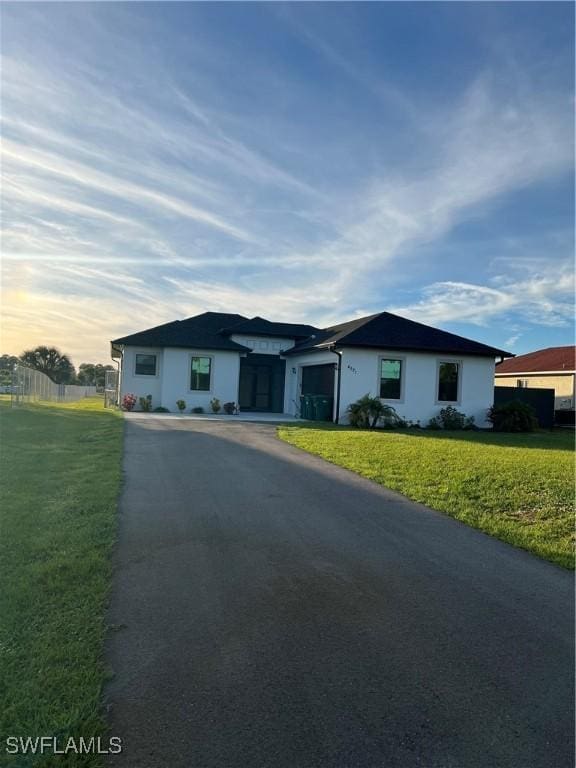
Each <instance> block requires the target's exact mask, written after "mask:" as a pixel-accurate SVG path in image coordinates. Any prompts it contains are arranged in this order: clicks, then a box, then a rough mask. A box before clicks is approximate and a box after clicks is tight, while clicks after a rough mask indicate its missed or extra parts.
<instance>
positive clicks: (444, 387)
mask: <svg viewBox="0 0 576 768" xmlns="http://www.w3.org/2000/svg"><path fill="white" fill-rule="evenodd" d="M459 376H460V364H459V363H440V365H439V366H438V401H439V402H443V403H457V402H458V379H459Z"/></svg>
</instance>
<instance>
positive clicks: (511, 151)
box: [2, 7, 573, 359]
mask: <svg viewBox="0 0 576 768" xmlns="http://www.w3.org/2000/svg"><path fill="white" fill-rule="evenodd" d="M112 12H113V13H114V14H116V15H115V16H114V19H115V21H116V22H117V24H116V26H118V24H119V25H120V27H121V25H122V24H128V26H127V27H126V28H129V27H130V24H131V18H132V14H133V13H134V11H133V10H132V9H130V8H126V9H124V10H122V14H120V15H117V13H118V12H117V10H116V9H114V10H113V11H110V13H112ZM139 12H140V13H142V14H144V15H145V8H142V9H141V10H140V11H139ZM198 12H199V11H198ZM287 12H288V17H289V19H288V20H289V22H290V27H289V34H288V36H287V38H286V39H288V38H290V39H294V37H296V38H298V39H299V40H300V42H301V43H303V44H304V45H305V46H307V47H308V49H309V50H310V52H311V53H312V54H313V55H314V56H316V57H317V58H319V59H321V60H322V62H323V67H324V70H323V71H324V72H326V70H327V69H329V70H330V71H331V72H333V80H331V81H329V82H330V86H331V87H332V88H333V89H334V90H335V93H336V95H334V96H333V98H334V103H335V104H336V107H334V109H339V108H340V107H339V99H340V94H342V96H341V98H343V99H345V98H346V96H350V98H352V97H353V98H354V99H362V103H361V105H360V106H361V110H360V111H362V113H363V114H364V121H365V122H364V123H361V122H360V118H359V117H358V116H357V115H354V116H353V118H354V121H353V122H352V123H350V124H349V123H347V122H346V121H344V122H343V123H342V124H340V125H337V124H336V122H332V121H331V119H330V117H329V116H326V117H325V116H324V115H323V113H322V108H321V107H319V108H318V109H317V110H315V109H314V106H315V102H316V101H318V102H319V103H322V99H323V98H324V92H323V90H322V88H320V87H318V86H316V85H315V84H314V82H313V81H312V80H310V82H307V81H302V79H301V78H300V77H297V76H294V77H292V76H291V74H290V71H289V70H286V69H285V65H284V62H283V63H282V65H281V66H278V68H277V69H276V70H274V62H275V61H276V59H274V58H273V56H272V53H270V54H269V57H270V59H269V61H270V66H269V67H268V69H266V71H265V72H264V73H263V74H260V68H261V65H260V63H259V62H257V61H255V62H254V63H251V59H250V55H249V52H247V53H246V55H245V57H244V58H243V59H242V62H243V67H244V70H243V73H242V74H243V77H242V78H239V79H235V78H234V73H233V71H232V70H230V72H231V74H230V82H227V80H226V79H223V78H222V76H221V75H220V76H218V77H216V76H215V75H214V74H213V72H214V71H215V70H216V67H217V64H218V63H219V62H220V59H222V58H223V59H224V64H226V65H227V64H228V63H229V61H228V60H227V59H226V56H227V52H226V50H225V49H224V48H222V47H218V45H214V46H210V45H204V46H202V45H200V43H201V42H202V41H198V40H197V41H196V42H198V43H199V49H200V50H201V55H200V54H198V53H197V52H196V47H195V46H194V45H192V44H190V46H189V47H190V49H191V50H192V51H193V54H191V55H194V56H196V57H197V64H198V71H194V75H193V76H191V75H189V74H188V73H182V72H181V71H180V70H178V68H175V67H171V66H170V65H169V63H168V62H169V61H170V56H169V55H168V50H167V48H166V47H165V46H164V47H162V46H151V47H150V48H149V49H148V50H147V52H146V54H145V55H144V54H143V53H142V51H143V50H144V49H145V46H141V45H136V44H135V43H134V41H133V40H131V38H130V36H128V38H127V43H126V47H124V48H123V49H121V48H120V47H116V44H115V43H114V45H111V44H110V42H106V41H107V40H108V36H109V35H108V33H109V34H110V35H111V37H110V40H111V41H114V40H116V37H115V35H119V38H118V39H120V38H121V37H122V35H120V33H119V32H118V29H116V26H115V25H112V24H110V21H109V20H108V21H107V19H109V18H110V17H108V16H107V12H104V11H102V10H100V9H97V8H92V9H87V10H86V11H85V13H86V14H87V16H88V17H89V21H90V24H91V26H90V29H91V33H93V34H94V35H96V37H95V40H94V41H93V50H94V52H96V53H98V55H99V56H100V58H98V56H97V55H95V54H93V53H92V48H90V47H87V49H86V51H84V50H81V49H80V48H79V47H78V46H76V47H74V51H73V53H71V54H70V56H71V57H72V58H73V61H74V63H75V65H76V66H70V65H69V64H70V62H68V60H66V61H65V60H64V58H63V57H62V56H61V53H60V52H59V50H58V40H59V37H58V35H59V34H60V33H61V28H60V26H59V22H58V20H57V19H58V18H59V17H58V15H57V14H56V15H52V16H49V15H45V14H42V13H41V12H40V13H39V14H36V17H38V18H39V17H41V18H42V27H41V29H42V41H43V44H42V46H39V48H38V50H36V49H35V48H34V47H31V46H30V45H26V44H24V43H25V41H24V43H22V44H21V45H20V46H18V45H13V46H11V50H10V51H9V52H8V54H7V55H6V56H5V61H4V67H3V83H2V86H3V102H4V104H3V107H4V109H3V116H2V120H3V123H2V124H3V134H4V147H3V164H2V171H3V175H4V182H3V187H2V204H3V208H4V211H5V216H4V225H5V226H4V234H3V262H4V265H3V273H4V279H3V289H4V291H5V296H4V301H5V305H4V306H5V314H4V318H3V321H4V322H3V324H4V329H5V330H4V335H3V344H4V345H7V346H10V348H11V349H12V350H13V351H19V350H18V347H19V346H21V344H20V343H19V342H18V341H17V340H18V339H20V338H24V337H23V335H22V334H23V329H26V333H27V334H28V336H27V337H26V339H27V340H26V343H27V344H28V343H33V340H36V341H37V342H39V341H40V340H43V339H46V340H54V341H56V340H58V341H59V343H61V344H62V346H64V347H65V348H67V349H68V350H69V351H71V352H72V353H73V354H75V355H80V354H88V352H87V344H89V345H93V346H92V349H93V350H98V352H96V351H95V352H94V354H97V355H98V356H99V357H100V359H102V358H103V357H105V356H106V341H107V339H108V338H112V337H114V336H117V335H120V334H122V333H127V332H129V331H132V330H137V329H139V328H141V327H145V326H147V325H150V324H156V323H157V322H162V321H164V320H169V319H173V318H174V317H183V316H189V315H190V314H192V313H193V312H195V311H202V310H204V309H220V310H229V311H240V312H244V313H246V314H251V313H252V314H255V313H258V314H263V315H265V314H268V315H270V316H271V317H275V318H278V319H284V320H308V321H310V322H317V323H328V322H334V321H338V320H342V319H346V318H347V317H349V316H354V315H357V314H360V313H362V312H372V311H376V310H378V309H394V307H396V308H397V311H399V312H400V313H404V314H407V315H409V316H412V317H415V318H418V319H423V320H425V321H426V322H431V323H439V324H440V323H448V324H452V325H453V326H457V324H458V323H474V324H477V325H479V326H480V327H483V326H485V325H486V324H489V323H491V322H492V321H495V320H497V319H498V318H502V317H508V316H511V315H514V316H515V317H519V318H523V319H524V321H525V322H527V323H538V324H544V325H547V326H548V327H550V328H561V327H563V325H565V324H566V323H569V322H570V309H571V298H570V291H571V288H570V282H569V281H570V275H569V273H570V269H569V267H567V266H566V265H567V264H569V262H570V258H569V256H567V254H569V253H570V248H569V244H568V243H567V240H566V237H565V236H564V237H562V236H561V233H562V232H564V233H565V232H566V229H567V227H566V222H565V221H564V223H563V224H562V226H560V225H558V227H556V225H555V224H554V223H553V224H547V225H546V226H547V227H548V229H551V230H552V232H551V235H550V237H549V238H548V240H547V248H546V253H545V255H544V256H543V255H542V254H539V253H535V252H534V246H533V241H534V238H533V237H532V235H531V234H528V233H526V232H524V231H522V225H518V224H516V225H515V228H514V227H512V226H506V224H505V223H504V224H503V223H502V222H501V221H499V220H498V223H496V221H497V219H498V211H499V207H500V206H502V205H503V204H504V203H505V202H506V201H508V200H509V199H510V198H511V196H514V195H517V194H521V193H523V192H524V191H525V190H532V189H540V188H543V187H545V185H550V184H553V183H556V182H557V181H558V179H561V178H562V177H563V176H565V174H566V173H567V171H569V170H570V168H571V167H572V146H573V142H572V138H573V122H572V110H571V108H570V105H569V104H568V99H567V93H566V91H565V89H564V90H563V89H553V88H551V89H548V88H545V87H536V85H535V83H541V84H542V83H545V81H539V80H537V79H536V80H534V81H533V80H531V79H530V78H531V75H530V74H527V73H526V72H524V71H523V69H522V67H517V66H516V64H517V62H515V61H514V59H513V57H511V56H508V59H507V61H506V62H505V63H504V65H502V62H501V61H498V62H496V64H497V65H498V66H496V64H495V63H494V62H486V61H483V62H482V64H481V65H480V63H479V64H478V66H477V67H476V70H475V72H474V74H473V77H472V78H468V79H464V78H463V79H462V80H461V82H460V87H459V88H452V92H451V97H450V99H447V98H444V97H443V96H442V94H441V92H440V91H438V100H437V103H433V102H434V100H433V99H431V98H430V99H427V100H426V102H424V101H423V100H422V99H418V98H416V97H415V96H414V94H413V93H411V92H410V90H409V89H406V88H403V87H401V86H400V85H399V84H398V83H395V82H394V80H393V78H391V77H390V76H388V75H387V76H386V77H383V76H382V72H381V71H379V70H378V69H376V70H373V69H371V68H370V66H371V65H370V62H371V59H370V57H364V58H362V60H361V61H360V60H355V58H354V57H353V56H350V55H349V54H350V51H349V50H342V49H341V48H339V44H338V42H337V40H336V38H335V37H332V38H331V37H330V34H329V32H324V31H322V32H320V31H319V29H318V27H317V26H316V27H315V26H314V25H312V24H307V23H305V22H304V19H303V17H302V18H300V16H299V9H298V8H296V7H294V8H290V9H289V10H288V11H287ZM13 13H16V16H18V13H17V12H13ZM21 13H22V14H23V16H22V18H24V14H25V11H24V10H23V11H22V12H21ZM76 13H78V14H80V15H79V17H78V18H82V21H83V22H84V18H85V17H84V12H83V11H82V10H81V9H80V10H77V11H76ZM275 13H280V14H284V16H285V15H286V13H285V9H284V10H281V9H278V11H276V10H273V11H272V12H270V14H269V15H270V16H274V14H275ZM27 18H30V19H31V18H32V17H27ZM139 19H140V20H141V17H139ZM33 23H34V22H32V21H30V24H33ZM144 26H145V25H144ZM130 28H131V27H130ZM140 28H141V29H142V28H144V27H140ZM282 33H283V34H285V33H286V31H285V30H283V32H282ZM190 34H191V35H192V38H193V35H194V32H190ZM103 46H106V47H105V48H104V47H103ZM104 50H105V52H106V58H105V59H104V58H103V57H102V52H103V51H104ZM274 55H276V52H275V51H274ZM210 56H212V59H213V60H211V59H210ZM501 65H502V66H501ZM503 67H504V68H503ZM111 72H115V73H118V77H117V78H116V77H115V78H111V77H110V76H109V75H110V73H111ZM250 76H252V77H253V78H254V79H256V78H260V79H258V83H259V86H260V87H261V88H262V89H263V91H264V92H263V93H261V94H260V93H258V92H257V89H256V88H253V89H252V90H250V91H249V93H250V95H251V96H252V97H253V98H254V99H258V98H259V99H261V103H260V102H259V103H258V105H257V104H256V103H255V102H253V101H250V99H249V98H245V100H244V101H243V102H242V101H241V100H240V98H239V92H240V90H241V88H242V87H243V85H244V80H246V81H248V82H249V81H250ZM266 88H268V90H266ZM340 89H341V90H340ZM358 93H360V94H361V95H360V96H358ZM279 94H281V95H280V96H279ZM375 105H376V106H375ZM328 107H330V108H332V107H333V103H332V102H330V103H329V104H328ZM274 110H276V112H274ZM350 111H352V110H350ZM338 114H340V113H339V112H338ZM389 116H393V120H392V125H393V127H392V128H391V126H390V124H389V120H388V117H389ZM369 123H370V125H369V128H370V132H369V133H368V132H367V134H366V136H368V137H369V138H364V136H363V134H362V130H360V131H358V130H356V129H357V128H358V127H359V128H360V129H362V127H363V125H364V124H365V125H367V126H368V124H369ZM400 128H401V132H402V133H403V134H405V137H406V142H405V145H402V150H401V151H399V154H398V155H397V156H395V155H394V152H391V151H390V149H389V145H391V144H393V145H394V147H395V148H397V147H400V146H401V142H400V141H399V137H398V135H397V134H398V132H399V131H400ZM335 148H336V149H335ZM335 158H336V159H335ZM340 166H342V167H340ZM475 221H476V222H477V221H487V222H491V226H492V228H493V231H492V232H491V235H490V237H491V245H490V253H489V254H487V256H486V258H485V259H484V260H483V261H482V262H481V261H480V260H476V261H473V259H472V258H471V257H470V256H469V254H468V252H467V251H466V243H465V242H464V244H463V246H462V249H460V250H459V243H458V244H457V243H456V240H455V239H454V238H453V235H454V233H455V232H456V231H457V230H458V229H459V228H462V227H463V226H465V225H466V224H468V223H470V222H475ZM555 227H556V229H555ZM555 235H558V239H557V242H555V241H554V236H555ZM514 238H515V239H516V240H517V245H516V246H514V247H511V246H510V244H509V241H510V240H511V239H514ZM460 242H461V241H460ZM424 248H425V249H426V253H427V261H426V264H423V262H422V259H421V253H422V249H424ZM521 262H522V263H523V264H524V267H523V269H524V273H523V276H522V277H519V276H518V267H519V265H520V263H521ZM463 263H466V264H467V271H468V274H465V275H464V274H463V269H462V264H463ZM552 264H553V265H554V266H553V268H552V267H551V265H552ZM548 267H550V268H548ZM26 270H28V271H26ZM97 296H98V297H99V309H98V308H97V303H98V302H97V299H96V297H97ZM405 296H408V297H409V298H407V299H406V300H405V299H403V298H400V297H405ZM87 309H88V310H89V311H90V312H91V313H94V314H93V316H94V317H97V318H98V320H97V322H96V323H95V325H94V328H93V329H91V330H90V331H89V332H88V331H86V322H85V312H86V311H87ZM104 316H105V320H104V319H102V318H103V317H104ZM26 317H28V320H26V319H25V318H26ZM58 323H61V326H59V325H58ZM71 328H74V329H75V331H76V329H79V331H80V335H81V336H82V341H81V342H80V340H79V338H80V336H79V334H78V333H76V332H74V333H70V329H71ZM48 337H50V338H49V339H48ZM88 340H89V342H88ZM75 345H76V347H77V349H76V348H75Z"/></svg>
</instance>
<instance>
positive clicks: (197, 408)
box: [190, 405, 204, 413]
mask: <svg viewBox="0 0 576 768" xmlns="http://www.w3.org/2000/svg"><path fill="white" fill-rule="evenodd" d="M190 413H204V408H202V406H201V405H196V406H194V408H191V409H190Z"/></svg>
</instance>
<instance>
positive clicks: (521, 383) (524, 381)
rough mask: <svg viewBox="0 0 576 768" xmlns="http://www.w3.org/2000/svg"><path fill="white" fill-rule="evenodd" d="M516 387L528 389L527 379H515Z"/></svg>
mask: <svg viewBox="0 0 576 768" xmlns="http://www.w3.org/2000/svg"><path fill="white" fill-rule="evenodd" d="M516 386H517V387H518V388H519V389H527V387H528V379H516Z"/></svg>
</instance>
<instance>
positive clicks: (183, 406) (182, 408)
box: [176, 400, 186, 413]
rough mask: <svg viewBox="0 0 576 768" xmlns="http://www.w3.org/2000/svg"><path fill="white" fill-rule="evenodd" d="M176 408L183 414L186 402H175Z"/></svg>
mask: <svg viewBox="0 0 576 768" xmlns="http://www.w3.org/2000/svg"><path fill="white" fill-rule="evenodd" d="M176 407H177V408H178V410H179V411H180V413H184V411H185V410H186V400H176Z"/></svg>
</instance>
